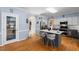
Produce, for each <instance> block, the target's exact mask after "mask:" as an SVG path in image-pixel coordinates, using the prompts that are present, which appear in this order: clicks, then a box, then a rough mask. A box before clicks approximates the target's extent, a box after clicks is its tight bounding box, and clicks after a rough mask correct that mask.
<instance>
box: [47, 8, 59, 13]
mask: <svg viewBox="0 0 79 59" xmlns="http://www.w3.org/2000/svg"><path fill="white" fill-rule="evenodd" d="M46 10H47V11H49V12H51V13H56V12H58V10H56V9H55V8H46Z"/></svg>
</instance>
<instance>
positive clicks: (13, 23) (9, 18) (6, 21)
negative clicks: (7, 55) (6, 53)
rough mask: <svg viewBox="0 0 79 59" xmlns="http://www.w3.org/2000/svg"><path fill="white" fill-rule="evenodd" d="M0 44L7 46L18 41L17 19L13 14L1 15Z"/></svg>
mask: <svg viewBox="0 0 79 59" xmlns="http://www.w3.org/2000/svg"><path fill="white" fill-rule="evenodd" d="M2 38H3V40H2V43H3V44H9V43H13V42H16V41H18V40H19V17H18V15H16V14H13V13H2Z"/></svg>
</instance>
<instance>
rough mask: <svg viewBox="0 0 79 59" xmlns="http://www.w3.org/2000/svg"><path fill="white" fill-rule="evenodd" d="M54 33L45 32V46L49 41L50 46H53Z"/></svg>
mask: <svg viewBox="0 0 79 59" xmlns="http://www.w3.org/2000/svg"><path fill="white" fill-rule="evenodd" d="M55 36H56V35H55V34H49V33H48V34H47V46H48V45H49V43H50V44H51V46H52V47H55V42H54V40H55Z"/></svg>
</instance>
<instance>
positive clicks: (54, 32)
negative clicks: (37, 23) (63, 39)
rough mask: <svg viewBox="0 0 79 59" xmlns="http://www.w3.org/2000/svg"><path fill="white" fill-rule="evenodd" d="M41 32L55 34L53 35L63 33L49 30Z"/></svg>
mask: <svg viewBox="0 0 79 59" xmlns="http://www.w3.org/2000/svg"><path fill="white" fill-rule="evenodd" d="M40 31H41V32H42V31H43V32H48V33H53V34H61V33H62V31H57V30H47V29H45V30H40Z"/></svg>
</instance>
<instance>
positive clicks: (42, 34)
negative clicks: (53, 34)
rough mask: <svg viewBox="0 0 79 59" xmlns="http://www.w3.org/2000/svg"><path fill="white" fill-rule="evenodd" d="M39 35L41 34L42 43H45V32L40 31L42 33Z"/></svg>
mask: <svg viewBox="0 0 79 59" xmlns="http://www.w3.org/2000/svg"><path fill="white" fill-rule="evenodd" d="M40 36H41V38H42V42H43V44H46V43H45V42H46V33H45V32H42V33H41V34H40Z"/></svg>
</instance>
